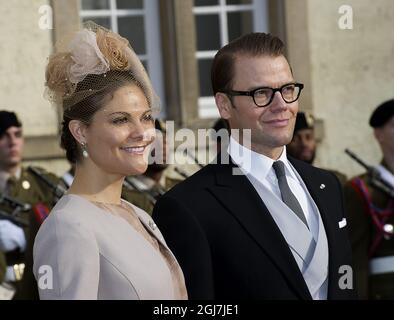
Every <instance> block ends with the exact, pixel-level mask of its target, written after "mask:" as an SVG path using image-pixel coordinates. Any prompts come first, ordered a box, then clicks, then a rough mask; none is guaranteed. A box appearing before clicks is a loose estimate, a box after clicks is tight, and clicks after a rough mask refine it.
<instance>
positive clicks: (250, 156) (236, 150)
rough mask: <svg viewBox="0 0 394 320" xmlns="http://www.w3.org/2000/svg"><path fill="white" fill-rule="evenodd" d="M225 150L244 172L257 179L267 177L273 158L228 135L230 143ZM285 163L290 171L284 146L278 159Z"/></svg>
mask: <svg viewBox="0 0 394 320" xmlns="http://www.w3.org/2000/svg"><path fill="white" fill-rule="evenodd" d="M227 152H228V153H229V155H230V156H231V158H232V160H233V161H234V163H235V164H236V165H238V167H240V168H241V169H242V171H244V172H245V173H246V174H250V175H252V176H253V177H254V178H256V179H258V180H264V179H266V178H267V175H268V173H269V172H270V170H271V168H272V164H273V163H274V161H275V160H273V159H271V158H269V157H267V156H265V155H263V154H260V153H257V152H255V151H253V150H250V149H248V148H246V147H244V146H243V145H241V144H240V143H239V142H238V141H236V140H235V139H234V138H233V137H230V143H229V146H228V148H227ZM278 160H280V161H282V162H283V163H284V164H285V168H286V171H287V173H289V172H290V173H292V170H291V166H290V163H289V161H288V160H287V153H286V146H284V147H283V151H282V154H281V155H280V157H279V159H278Z"/></svg>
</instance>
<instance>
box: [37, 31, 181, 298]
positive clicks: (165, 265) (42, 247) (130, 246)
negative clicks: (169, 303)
mask: <svg viewBox="0 0 394 320" xmlns="http://www.w3.org/2000/svg"><path fill="white" fill-rule="evenodd" d="M46 80H47V81H46V85H47V93H48V94H49V96H50V97H51V99H53V100H55V101H56V102H58V103H61V105H62V107H63V119H64V121H63V127H62V136H61V144H62V147H63V148H64V149H65V150H66V155H67V158H68V160H69V161H70V162H71V163H76V172H75V178H74V181H73V183H72V185H71V187H70V189H69V190H68V192H67V194H66V195H65V196H63V197H62V198H61V199H60V200H59V202H58V203H57V205H56V206H55V207H54V208H53V210H52V211H51V214H50V215H49V217H48V218H47V219H46V220H45V221H44V223H43V225H42V226H41V228H40V230H39V232H38V234H37V237H36V240H35V244H34V274H35V277H36V280H37V283H38V287H39V293H40V298H41V299H186V298H187V294H186V289H185V284H184V278H183V274H182V271H181V269H180V267H179V265H178V263H177V261H176V259H175V257H174V256H173V255H172V253H171V252H170V250H169V249H168V247H167V245H166V243H165V241H164V239H163V237H162V235H161V233H160V231H159V230H158V229H157V227H156V225H155V224H154V223H153V221H152V220H151V218H150V217H149V215H148V214H147V213H146V212H144V211H143V210H141V209H139V208H138V207H136V206H134V205H132V204H130V203H128V202H126V201H124V200H122V199H121V190H122V183H123V179H124V177H125V176H127V175H132V174H134V175H137V174H141V173H143V172H144V171H145V170H146V168H147V161H148V155H149V153H150V146H151V143H152V141H153V140H154V119H153V115H152V113H153V112H154V111H155V110H157V108H158V99H157V98H156V96H155V94H154V92H153V89H152V86H151V84H150V81H149V79H148V77H147V75H146V72H145V70H144V68H143V66H142V64H141V63H140V61H139V60H138V58H137V56H136V55H135V53H134V52H133V51H132V50H131V48H130V47H129V44H128V42H127V40H125V39H124V38H121V37H120V36H119V35H117V34H114V33H112V32H110V31H108V30H105V29H104V28H101V27H99V26H97V25H94V24H92V23H89V24H87V25H85V28H84V29H83V30H82V31H79V32H78V33H76V35H75V36H74V38H73V39H72V41H71V43H70V45H69V49H68V51H65V52H60V53H57V54H55V55H53V56H52V57H50V59H49V63H48V66H47V70H46Z"/></svg>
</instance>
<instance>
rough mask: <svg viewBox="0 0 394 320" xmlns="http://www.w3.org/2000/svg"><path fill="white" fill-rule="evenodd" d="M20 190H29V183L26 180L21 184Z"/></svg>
mask: <svg viewBox="0 0 394 320" xmlns="http://www.w3.org/2000/svg"><path fill="white" fill-rule="evenodd" d="M22 188H23V189H25V190H29V189H30V182H29V181H27V180H24V181H23V182H22Z"/></svg>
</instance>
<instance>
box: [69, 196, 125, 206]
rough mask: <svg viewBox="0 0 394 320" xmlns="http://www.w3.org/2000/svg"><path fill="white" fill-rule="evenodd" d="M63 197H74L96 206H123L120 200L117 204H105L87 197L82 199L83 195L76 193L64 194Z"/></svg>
mask: <svg viewBox="0 0 394 320" xmlns="http://www.w3.org/2000/svg"><path fill="white" fill-rule="evenodd" d="M65 195H66V196H76V197H79V198H82V199H84V200H85V201H89V202H93V203H97V204H102V205H112V206H122V204H123V201H122V199H120V202H119V203H111V202H105V201H100V200H92V199H89V198H87V197H84V196H83V195H80V194H76V193H66V194H65Z"/></svg>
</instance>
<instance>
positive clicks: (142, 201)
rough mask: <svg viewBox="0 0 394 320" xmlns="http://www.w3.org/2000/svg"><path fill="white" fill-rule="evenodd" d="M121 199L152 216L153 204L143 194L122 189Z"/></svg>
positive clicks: (133, 190)
mask: <svg viewBox="0 0 394 320" xmlns="http://www.w3.org/2000/svg"><path fill="white" fill-rule="evenodd" d="M122 198H123V199H125V200H126V201H128V202H131V203H132V204H134V205H135V206H137V207H139V208H141V209H142V210H145V211H146V212H147V213H148V214H150V215H151V214H152V211H153V207H154V203H153V202H152V201H151V199H150V198H149V197H148V196H147V195H146V194H145V193H144V192H140V191H137V190H135V189H130V188H126V187H123V188H122Z"/></svg>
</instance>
